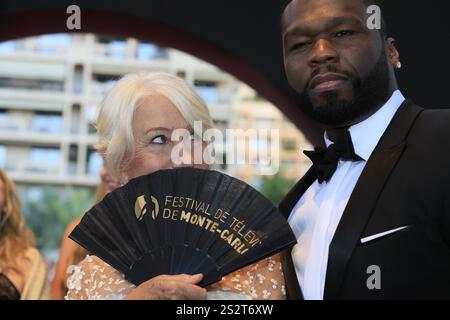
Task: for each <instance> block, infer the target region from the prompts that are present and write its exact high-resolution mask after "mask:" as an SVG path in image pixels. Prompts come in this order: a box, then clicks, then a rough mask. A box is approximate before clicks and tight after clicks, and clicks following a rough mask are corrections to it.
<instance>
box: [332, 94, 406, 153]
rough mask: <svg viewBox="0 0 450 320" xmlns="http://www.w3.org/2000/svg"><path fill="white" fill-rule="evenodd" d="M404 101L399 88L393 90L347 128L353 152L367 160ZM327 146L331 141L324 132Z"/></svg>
mask: <svg viewBox="0 0 450 320" xmlns="http://www.w3.org/2000/svg"><path fill="white" fill-rule="evenodd" d="M404 101H405V97H404V96H403V95H402V93H401V92H400V90H396V91H394V93H393V94H392V96H391V97H390V99H389V100H388V101H387V102H386V103H385V104H384V106H382V107H381V108H380V109H379V110H378V111H377V112H375V113H374V114H373V115H371V116H370V117H369V118H367V119H366V120H364V121H362V122H360V123H357V124H355V125H353V126H351V127H350V128H349V131H350V135H351V137H352V142H353V147H354V148H355V153H356V154H357V155H358V156H360V157H361V158H363V159H364V160H365V161H367V160H369V158H370V156H371V155H372V152H373V151H374V150H375V147H376V146H377V144H378V142H379V141H380V139H381V137H382V136H383V134H384V132H385V131H386V129H387V127H388V126H389V123H391V120H392V118H393V117H394V115H395V113H396V112H397V110H398V108H400V106H401V105H402V103H403V102H404ZM324 138H325V143H326V145H327V147H328V146H329V145H331V144H332V143H333V142H332V141H330V140H329V139H328V137H327V134H326V133H325V134H324Z"/></svg>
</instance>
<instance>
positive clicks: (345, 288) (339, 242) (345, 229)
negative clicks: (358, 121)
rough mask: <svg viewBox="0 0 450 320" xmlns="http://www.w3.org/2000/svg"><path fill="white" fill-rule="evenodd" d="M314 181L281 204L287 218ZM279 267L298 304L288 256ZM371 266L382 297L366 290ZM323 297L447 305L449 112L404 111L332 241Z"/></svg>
mask: <svg viewBox="0 0 450 320" xmlns="http://www.w3.org/2000/svg"><path fill="white" fill-rule="evenodd" d="M316 179H317V177H316V176H315V173H314V171H313V170H309V171H308V172H307V173H306V175H305V176H304V177H303V178H302V179H301V180H300V181H299V182H298V183H297V184H296V185H295V187H294V188H293V189H292V190H291V191H290V192H289V193H288V195H287V196H286V197H285V199H284V200H283V201H282V202H281V204H280V211H281V212H282V213H283V214H284V215H285V217H286V218H288V217H289V214H290V213H291V210H292V209H293V207H294V206H295V204H296V203H297V201H298V200H299V199H300V197H301V196H302V195H303V193H304V192H305V191H306V190H307V189H308V188H309V187H310V185H311V184H312V183H313V182H314V181H315V180H316ZM402 227H406V228H404V229H402V230H400V231H397V232H393V233H391V234H388V235H385V236H380V237H378V238H376V239H374V240H372V241H368V242H365V243H362V242H361V239H362V238H366V237H370V236H372V235H377V234H378V235H380V234H381V235H382V234H383V233H384V232H386V231H391V230H395V229H398V228H402ZM282 261H283V268H284V274H285V279H286V288H287V294H288V298H290V299H301V298H302V294H301V290H300V287H299V284H298V281H297V277H296V273H295V270H294V266H293V262H292V257H291V250H290V249H289V250H286V251H285V252H283V258H282ZM372 265H375V266H378V267H379V268H380V274H379V275H380V284H381V289H379V290H378V289H372V290H371V289H369V287H368V285H367V282H368V279H369V277H371V275H373V273H372V272H373V271H371V270H368V268H369V266H372ZM317 272H319V270H318V271H317ZM324 298H325V299H431V298H438V299H450V110H424V109H422V108H420V107H418V106H416V105H414V104H413V103H412V102H410V101H406V102H405V103H403V105H402V106H401V107H400V108H399V110H398V111H397V113H396V114H395V116H394V118H393V120H392V121H391V123H390V125H389V127H388V128H387V130H386V132H385V133H384V135H383V136H382V138H381V140H380V142H379V143H378V145H377V147H376V148H375V151H374V152H373V154H372V156H371V157H370V159H369V160H368V162H367V164H366V166H365V168H364V170H363V172H362V174H361V176H360V178H359V180H358V182H357V184H356V187H355V189H354V191H353V193H352V195H351V197H350V199H349V202H348V204H347V207H346V208H345V210H344V213H343V216H342V218H341V221H340V223H339V225H338V227H337V230H336V233H335V235H334V237H333V239H332V242H331V245H330V247H329V256H328V265H327V273H326V280H325V292H324Z"/></svg>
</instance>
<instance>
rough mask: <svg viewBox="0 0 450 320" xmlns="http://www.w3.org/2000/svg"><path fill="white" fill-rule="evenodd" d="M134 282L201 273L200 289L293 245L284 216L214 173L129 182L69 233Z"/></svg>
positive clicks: (161, 174) (176, 173)
mask: <svg viewBox="0 0 450 320" xmlns="http://www.w3.org/2000/svg"><path fill="white" fill-rule="evenodd" d="M69 237H70V238H71V239H72V240H74V241H76V242H77V243H78V244H80V245H81V246H82V247H84V248H85V249H86V250H88V252H90V253H91V254H94V255H96V256H97V257H99V258H100V259H102V260H104V261H105V262H107V263H108V264H109V265H111V266H112V267H114V268H115V269H117V270H118V271H120V272H122V273H123V274H124V275H125V278H126V279H127V280H128V281H130V282H131V283H133V284H135V285H139V284H140V283H142V282H144V281H146V280H148V279H150V278H152V277H155V276H158V275H161V274H181V273H186V274H197V273H203V274H204V279H203V281H202V282H201V284H200V285H201V286H207V285H209V284H211V283H214V282H217V281H219V280H220V279H221V278H222V277H223V276H224V275H226V274H228V273H230V272H233V271H235V270H237V269H240V268H242V267H244V266H246V265H249V264H252V263H254V262H256V261H258V260H261V259H263V258H265V257H269V256H271V255H273V254H275V253H277V252H279V251H281V250H282V249H284V248H286V247H288V246H290V245H293V244H295V243H296V239H295V236H294V234H293V233H292V230H291V228H290V227H289V225H288V223H287V222H286V220H285V219H284V218H283V216H282V215H281V213H280V212H279V211H278V210H277V209H276V208H275V207H274V206H273V205H272V203H271V202H270V201H269V200H267V199H266V198H264V197H263V196H262V195H261V194H260V193H259V192H258V191H256V190H255V189H253V188H252V187H250V186H249V185H247V184H246V183H244V182H242V181H240V180H238V179H235V178H232V177H230V176H228V175H225V174H222V173H220V172H217V171H211V170H201V169H195V168H180V169H173V170H162V171H158V172H155V173H153V174H149V175H146V176H142V177H138V178H135V179H133V180H131V181H130V182H129V183H127V184H126V185H125V186H123V187H121V188H119V189H116V190H114V191H113V192H111V193H109V194H108V195H107V196H106V197H105V198H104V199H103V201H101V202H100V203H98V204H97V205H95V206H94V207H93V208H91V209H90V210H89V211H88V212H86V214H85V215H84V217H83V218H82V219H81V222H80V223H79V225H78V226H77V227H76V228H75V229H74V230H73V232H72V233H71V234H70V236H69Z"/></svg>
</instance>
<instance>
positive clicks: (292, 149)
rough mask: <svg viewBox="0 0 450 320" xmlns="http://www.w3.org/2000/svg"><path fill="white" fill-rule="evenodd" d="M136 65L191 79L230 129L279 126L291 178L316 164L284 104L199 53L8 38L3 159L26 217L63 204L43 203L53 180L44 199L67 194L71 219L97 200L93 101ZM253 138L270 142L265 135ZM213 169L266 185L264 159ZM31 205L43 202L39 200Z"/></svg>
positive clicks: (85, 37) (0, 119)
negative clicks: (260, 162)
mask: <svg viewBox="0 0 450 320" xmlns="http://www.w3.org/2000/svg"><path fill="white" fill-rule="evenodd" d="M137 71H163V72H169V73H172V74H175V75H178V76H180V77H183V78H184V79H186V80H187V81H188V82H189V83H191V84H192V85H193V86H194V87H195V89H196V90H197V92H198V93H199V94H200V95H201V96H202V98H203V99H204V100H205V101H206V102H207V104H208V106H209V107H210V111H211V115H212V117H213V119H214V123H215V125H216V127H217V128H219V129H221V130H222V131H224V132H225V130H226V129H227V128H241V129H244V130H245V129H250V128H255V129H280V142H281V147H282V148H281V149H280V164H281V173H282V175H284V176H285V177H287V178H289V179H290V180H296V179H298V178H299V177H300V176H301V175H302V174H303V173H304V172H305V170H306V169H307V167H308V166H309V162H308V161H306V160H305V157H304V156H302V153H301V150H303V149H305V148H308V144H307V142H306V140H305V138H304V136H303V135H302V134H301V133H300V132H299V131H298V130H297V129H296V128H295V127H294V126H293V125H292V124H291V123H289V121H287V120H286V118H285V117H284V116H283V115H282V114H281V112H280V111H279V110H278V109H277V108H275V107H274V106H273V105H271V104H270V103H268V102H266V101H264V100H263V99H261V98H260V97H259V96H258V95H257V93H256V92H255V91H254V90H252V89H251V88H249V87H248V86H246V85H245V84H243V83H241V82H240V81H238V80H237V79H235V78H234V77H233V76H231V75H229V74H227V73H225V72H223V71H221V70H220V69H218V68H217V67H215V66H213V65H211V64H208V63H206V62H204V61H201V60H199V59H197V58H195V57H193V56H190V55H188V54H185V53H183V52H180V51H177V50H173V49H169V48H163V47H158V46H156V45H153V44H149V43H142V42H139V41H138V40H136V39H133V38H128V39H117V38H110V37H105V36H97V35H93V34H54V35H43V36H38V37H31V38H26V39H21V40H17V41H8V42H4V43H1V44H0V167H1V168H3V169H4V170H5V171H6V172H7V173H8V175H9V176H10V177H12V178H13V179H14V180H15V181H16V183H17V184H18V185H19V188H20V190H21V195H22V198H23V201H24V202H25V210H26V211H28V212H27V215H28V219H29V220H31V221H33V219H35V221H36V222H35V223H38V222H37V221H39V223H43V222H42V219H41V217H39V213H36V212H35V211H39V212H46V211H52V210H54V211H57V209H55V208H53V209H51V208H46V205H47V204H48V201H49V200H48V199H47V198H45V199H44V197H45V196H46V192H47V191H48V190H47V189H45V188H47V187H44V186H53V188H54V189H53V191H52V192H50V195H48V194H47V197H50V198H51V197H54V198H55V197H56V198H58V199H59V201H63V199H65V198H67V199H66V200H64V201H66V202H67V203H65V204H64V206H65V207H71V208H72V210H73V213H71V214H67V215H66V216H67V219H66V218H64V219H63V218H61V219H62V220H61V221H63V222H64V223H65V222H66V220H69V221H70V219H72V218H73V216H76V215H79V214H81V213H82V211H83V210H85V209H86V208H88V207H89V206H90V205H92V200H93V196H92V194H93V190H94V188H95V186H96V185H97V184H98V182H99V178H98V174H99V170H100V168H101V165H102V161H101V158H100V157H99V155H98V154H97V153H96V152H95V144H96V143H97V140H96V136H95V127H94V121H95V117H96V108H97V106H98V104H99V103H100V101H101V99H102V98H103V97H104V95H105V93H106V92H107V91H108V90H109V89H110V88H111V86H112V85H113V84H114V82H115V81H116V80H117V79H118V78H119V77H121V76H122V75H124V74H126V73H129V72H137ZM269 144H270V142H269ZM249 146H250V148H261V147H263V148H267V147H269V145H267V143H265V142H259V141H256V142H250V144H249ZM217 150H218V152H217V153H216V158H217V159H226V157H227V155H226V154H224V153H223V152H221V150H225V148H218V149H217ZM242 152H245V151H242ZM257 160H258V159H257ZM215 169H217V170H221V171H224V172H226V173H229V174H231V175H233V176H236V177H238V178H241V179H243V180H245V181H247V182H249V183H251V184H253V185H254V186H255V187H260V186H261V184H262V183H263V180H262V179H261V177H260V174H259V171H258V169H259V168H258V162H257V161H256V163H255V164H252V165H248V164H245V165H239V164H237V165H227V164H223V165H218V166H216V167H215ZM43 188H44V190H47V191H45V192H44V191H43ZM80 190H83V192H84V193H83V194H82V196H77V197H75V198H74V200H73V201H78V202H82V203H81V204H80V203H78V205H75V204H71V201H72V200H71V196H64V194H68V193H70V194H71V193H73V192H76V191H80ZM63 191H64V192H65V193H64V192H63ZM47 193H48V192H47ZM88 194H90V195H91V196H89V195H88ZM55 201H57V200H55ZM29 203H35V204H36V203H40V205H41V206H42V208H40V209H38V208H37V206H34V207H30V206H29V205H28V204H29ZM62 216H63V217H65V216H64V213H62ZM61 224H63V223H61ZM36 228H37V227H35V229H36ZM59 229H61V228H59ZM35 232H36V231H35ZM58 232H62V231H61V230H58V231H57V233H58ZM43 243H45V241H44V240H43Z"/></svg>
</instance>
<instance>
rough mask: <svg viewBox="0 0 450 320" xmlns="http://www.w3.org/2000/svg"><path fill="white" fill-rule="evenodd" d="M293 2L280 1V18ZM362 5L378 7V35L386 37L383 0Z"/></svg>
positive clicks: (288, 0) (375, 0)
mask: <svg viewBox="0 0 450 320" xmlns="http://www.w3.org/2000/svg"><path fill="white" fill-rule="evenodd" d="M292 1H293V0H282V1H281V4H282V5H281V8H280V17H283V14H284V11H285V10H286V7H287V6H288V5H289V3H291V2H292ZM363 1H364V3H365V4H366V5H367V6H371V5H376V6H378V7H380V9H381V30H380V34H381V36H382V37H383V38H386V37H387V34H388V33H387V25H386V21H385V20H384V14H383V2H384V0H363Z"/></svg>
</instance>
